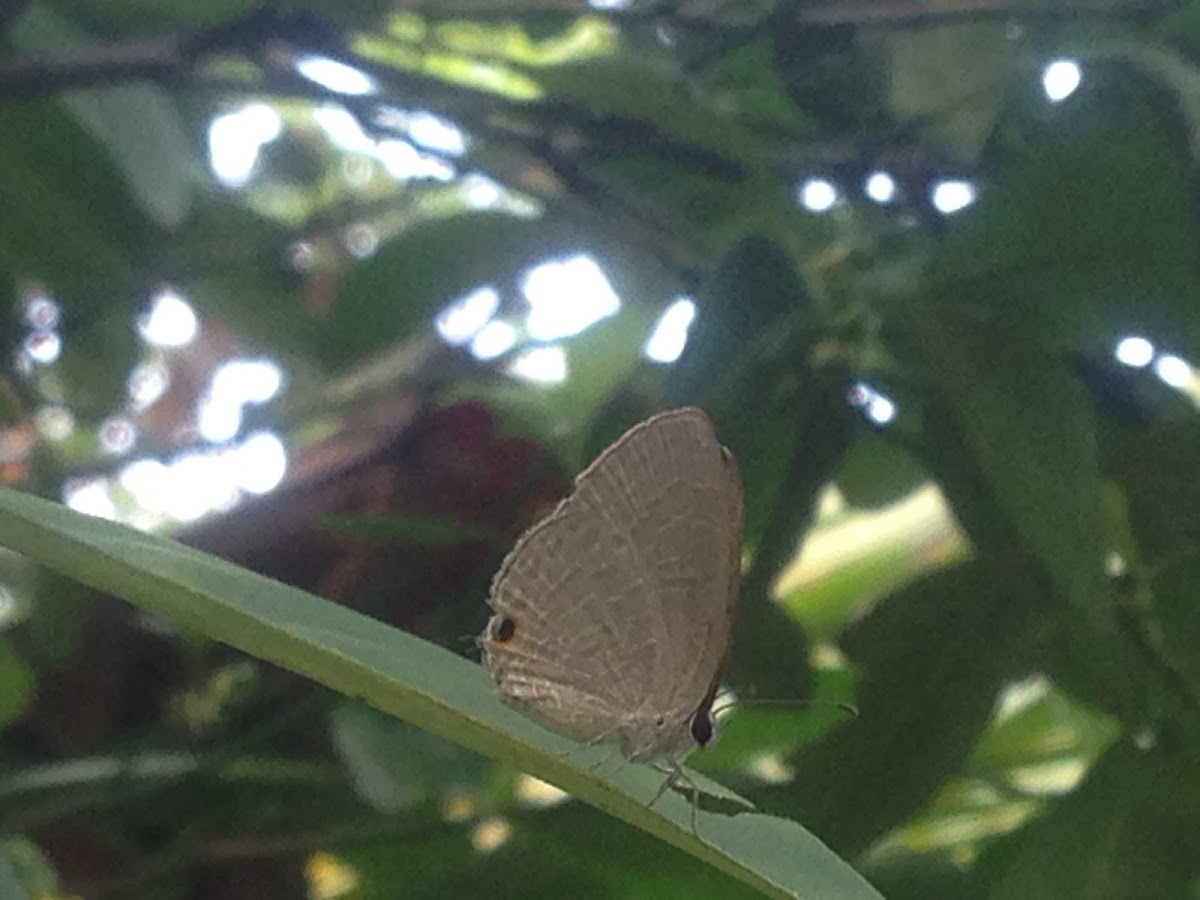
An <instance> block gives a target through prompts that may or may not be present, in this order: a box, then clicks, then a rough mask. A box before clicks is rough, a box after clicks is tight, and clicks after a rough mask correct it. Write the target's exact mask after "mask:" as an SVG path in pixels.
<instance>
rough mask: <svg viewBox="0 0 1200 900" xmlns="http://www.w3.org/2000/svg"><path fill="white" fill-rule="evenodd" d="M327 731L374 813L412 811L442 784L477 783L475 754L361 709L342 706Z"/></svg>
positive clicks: (357, 705)
mask: <svg viewBox="0 0 1200 900" xmlns="http://www.w3.org/2000/svg"><path fill="white" fill-rule="evenodd" d="M329 727H330V732H331V736H332V738H333V746H334V748H335V749H336V750H337V753H338V756H339V757H341V760H342V764H343V765H344V766H345V767H346V770H347V772H348V773H349V775H350V779H351V782H352V783H353V784H354V789H355V791H356V792H357V793H358V795H359V796H360V797H361V798H362V799H363V800H364V801H365V802H366V803H368V804H370V805H371V807H372V808H374V809H376V810H378V811H379V812H383V813H396V812H400V811H401V810H404V809H408V808H410V807H413V806H415V805H416V804H418V803H420V802H421V801H423V800H425V799H426V798H427V797H428V796H429V795H430V794H431V793H432V792H433V791H434V790H437V789H441V788H444V787H445V786H446V785H447V783H450V784H453V785H458V786H462V785H477V784H479V783H481V782H482V781H483V774H484V773H483V771H482V768H481V766H480V765H479V763H480V762H481V760H480V758H479V757H478V756H477V755H476V754H473V753H469V752H468V751H466V750H463V749H462V748H461V747H459V746H457V745H455V744H452V743H450V742H449V741H445V740H442V739H441V738H438V737H435V736H433V735H432V734H430V733H429V732H428V731H422V730H421V729H419V728H414V727H413V726H411V725H409V724H408V723H407V722H402V721H400V720H399V719H397V718H395V717H393V716H387V715H384V714H383V713H381V712H379V711H378V710H375V709H372V708H371V707H369V706H366V705H365V704H362V703H353V702H345V703H342V704H341V705H339V706H338V707H337V708H336V709H334V711H333V713H332V715H331V716H330V723H329Z"/></svg>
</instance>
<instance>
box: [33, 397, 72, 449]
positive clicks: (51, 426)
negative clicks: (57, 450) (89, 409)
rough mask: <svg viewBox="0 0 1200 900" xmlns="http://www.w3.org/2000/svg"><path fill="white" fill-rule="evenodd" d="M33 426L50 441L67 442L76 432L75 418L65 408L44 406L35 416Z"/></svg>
mask: <svg viewBox="0 0 1200 900" xmlns="http://www.w3.org/2000/svg"><path fill="white" fill-rule="evenodd" d="M33 426H34V427H35V428H36V429H37V431H38V434H40V435H41V436H42V437H44V438H45V439H46V440H48V441H65V440H66V439H67V438H69V437H70V436H71V435H72V433H74V431H75V416H74V414H73V413H72V412H71V411H70V410H69V409H67V408H66V407H65V406H57V405H55V406H42V407H40V408H39V409H38V410H37V412H35V413H34V414H33Z"/></svg>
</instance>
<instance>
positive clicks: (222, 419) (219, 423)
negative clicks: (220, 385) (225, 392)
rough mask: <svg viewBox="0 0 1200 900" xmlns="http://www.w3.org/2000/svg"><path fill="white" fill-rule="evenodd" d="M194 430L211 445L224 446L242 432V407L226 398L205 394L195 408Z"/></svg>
mask: <svg viewBox="0 0 1200 900" xmlns="http://www.w3.org/2000/svg"><path fill="white" fill-rule="evenodd" d="M196 428H197V430H198V431H199V432H200V436H201V437H202V438H204V439H205V440H206V441H208V442H210V443H213V444H224V443H225V442H226V441H232V440H233V439H234V438H235V437H237V433H238V432H239V431H241V430H242V405H241V404H240V403H237V402H235V401H231V400H230V399H229V398H226V397H214V396H212V395H211V394H206V395H205V396H204V397H202V398H200V401H199V402H198V403H197V408H196Z"/></svg>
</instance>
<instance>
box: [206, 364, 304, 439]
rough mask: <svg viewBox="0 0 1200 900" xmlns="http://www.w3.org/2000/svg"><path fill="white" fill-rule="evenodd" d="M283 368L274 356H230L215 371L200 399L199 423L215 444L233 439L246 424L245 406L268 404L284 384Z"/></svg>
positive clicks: (207, 437) (207, 436)
mask: <svg viewBox="0 0 1200 900" xmlns="http://www.w3.org/2000/svg"><path fill="white" fill-rule="evenodd" d="M283 381H284V375H283V369H281V368H280V367H279V364H278V363H276V362H274V361H273V360H270V359H229V360H226V361H225V362H223V363H221V364H220V365H219V366H217V367H216V369H214V370H213V373H212V377H211V379H210V381H209V385H208V390H207V391H206V392H205V393H204V395H203V396H202V397H201V398H200V401H199V403H198V405H197V410H196V425H197V428H198V429H199V431H200V434H201V436H202V437H203V438H204V439H205V440H207V441H210V442H212V443H214V444H222V443H225V442H226V441H231V440H233V439H234V438H235V437H236V436H237V433H238V431H240V430H241V427H242V408H243V407H244V406H245V405H246V404H248V403H266V402H267V401H269V400H271V399H273V398H274V397H275V396H276V395H277V394H278V393H279V391H280V390H281V389H282V387H283Z"/></svg>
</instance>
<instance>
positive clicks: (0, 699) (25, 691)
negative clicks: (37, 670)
mask: <svg viewBox="0 0 1200 900" xmlns="http://www.w3.org/2000/svg"><path fill="white" fill-rule="evenodd" d="M33 684H34V679H33V671H32V670H31V669H30V668H29V666H27V665H26V664H25V661H24V660H22V659H21V657H19V656H17V651H16V650H14V649H13V648H12V644H10V643H9V642H8V641H7V640H6V639H5V638H4V636H3V635H0V727H2V726H4V725H7V724H8V723H9V722H11V721H13V720H14V719H16V718H17V717H18V716H20V715H21V713H23V712H24V711H25V708H26V707H27V706H28V705H29V702H30V700H32V699H33Z"/></svg>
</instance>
